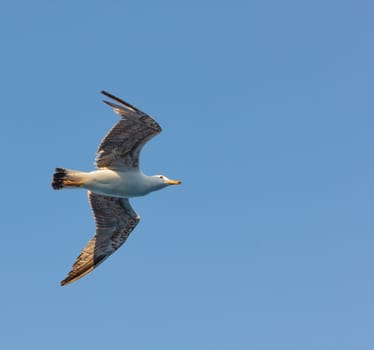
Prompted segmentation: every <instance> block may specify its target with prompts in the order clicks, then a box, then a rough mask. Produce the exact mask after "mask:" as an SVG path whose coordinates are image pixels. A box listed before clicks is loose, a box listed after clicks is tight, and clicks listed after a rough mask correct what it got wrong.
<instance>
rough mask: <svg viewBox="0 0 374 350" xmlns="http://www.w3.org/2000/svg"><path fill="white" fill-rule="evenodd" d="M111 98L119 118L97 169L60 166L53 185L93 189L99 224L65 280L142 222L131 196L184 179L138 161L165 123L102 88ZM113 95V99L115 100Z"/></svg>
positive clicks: (77, 274)
mask: <svg viewBox="0 0 374 350" xmlns="http://www.w3.org/2000/svg"><path fill="white" fill-rule="evenodd" d="M101 93H102V94H103V95H105V96H106V97H107V98H109V99H110V100H111V101H107V100H103V102H105V103H106V104H107V105H109V106H110V107H111V108H112V109H113V110H114V112H115V113H117V114H118V115H119V116H120V120H119V121H118V122H117V123H116V124H114V126H113V127H112V128H111V129H110V130H109V132H108V133H107V134H106V135H105V136H104V138H103V140H102V141H101V143H100V145H99V147H98V150H97V153H96V159H95V163H96V167H97V169H96V170H93V171H90V172H84V171H79V170H71V169H65V168H56V169H55V172H54V174H53V180H52V184H51V185H52V188H53V189H54V190H61V189H68V188H70V189H74V188H81V189H85V190H87V191H88V200H89V203H90V206H91V209H92V213H93V217H94V220H95V224H96V232H95V234H94V236H93V238H92V239H91V240H89V241H88V243H87V244H86V246H85V247H84V248H83V249H82V250H81V252H80V254H79V256H78V257H77V259H76V261H75V263H74V264H73V266H72V268H71V270H70V272H69V273H68V275H67V277H66V278H65V279H64V280H62V281H61V286H64V285H67V284H70V283H73V282H75V281H77V280H79V279H80V278H82V277H83V276H85V275H87V274H88V273H90V272H92V271H93V270H94V269H95V268H96V267H97V266H98V265H100V264H101V263H102V262H103V261H104V260H105V259H107V258H108V257H109V256H110V255H111V254H112V253H114V252H115V251H116V250H117V249H118V248H119V247H120V246H121V245H122V244H123V243H125V241H126V240H127V238H128V236H129V235H130V233H131V232H132V231H133V230H134V228H135V227H136V225H137V224H138V223H139V220H140V216H139V214H138V213H137V212H136V211H135V210H134V209H133V208H132V206H131V204H130V202H129V198H132V197H140V196H145V195H147V194H148V193H150V192H153V191H157V190H161V189H163V188H165V187H167V186H170V185H179V184H181V181H180V180H171V179H169V178H168V177H166V176H165V175H152V176H147V175H145V174H144V173H143V172H142V171H141V169H140V165H139V155H140V152H141V150H142V148H143V146H144V145H145V144H146V143H147V142H148V141H149V140H150V139H152V138H153V137H154V136H156V135H158V134H159V133H160V132H161V127H160V125H159V124H158V123H157V122H156V121H155V120H154V119H153V118H152V117H151V116H150V115H148V114H146V113H144V112H142V111H141V110H139V109H138V108H136V107H135V106H133V105H131V104H129V103H128V102H125V101H124V100H122V99H120V98H118V97H116V96H114V95H112V94H111V93H109V92H107V91H104V90H103V91H101ZM113 101H114V102H113Z"/></svg>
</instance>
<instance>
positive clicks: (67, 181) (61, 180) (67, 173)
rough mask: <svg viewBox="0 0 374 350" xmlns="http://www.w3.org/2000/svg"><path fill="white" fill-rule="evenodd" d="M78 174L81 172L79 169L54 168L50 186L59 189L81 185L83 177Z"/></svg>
mask: <svg viewBox="0 0 374 350" xmlns="http://www.w3.org/2000/svg"><path fill="white" fill-rule="evenodd" d="M80 174H82V172H80V171H75V170H68V169H64V168H56V169H55V173H54V174H53V181H52V188H53V189H54V190H61V189H63V188H65V187H81V186H82V185H83V177H82V176H80Z"/></svg>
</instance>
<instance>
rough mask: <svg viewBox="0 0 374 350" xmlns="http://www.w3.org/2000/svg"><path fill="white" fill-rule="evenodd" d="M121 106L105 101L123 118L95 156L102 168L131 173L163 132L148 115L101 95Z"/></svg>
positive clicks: (111, 96) (106, 94)
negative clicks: (152, 142)
mask: <svg viewBox="0 0 374 350" xmlns="http://www.w3.org/2000/svg"><path fill="white" fill-rule="evenodd" d="M102 93H103V94H104V95H105V96H108V97H110V98H112V99H113V100H114V101H116V102H118V103H120V105H118V104H115V103H113V102H109V101H104V102H105V103H106V104H108V105H109V106H111V107H112V108H113V110H114V111H115V112H116V113H117V114H119V115H120V116H121V120H120V121H119V122H118V123H117V124H115V125H114V126H113V128H112V129H111V130H110V131H109V132H108V133H107V135H106V136H105V137H104V139H103V140H102V142H101V144H100V146H99V148H98V150H97V156H96V165H97V166H98V167H99V168H111V169H131V168H138V167H139V154H140V151H141V149H142V148H143V146H144V145H145V143H146V142H147V141H149V140H150V139H151V138H152V137H154V136H156V135H157V134H159V133H160V132H161V127H160V126H159V125H158V123H157V122H156V121H155V120H154V119H152V118H151V117H150V116H149V115H147V114H145V113H143V112H142V111H140V110H139V109H137V108H136V107H134V106H132V105H130V104H129V103H127V102H125V101H123V100H121V99H120V98H118V97H115V96H113V95H112V94H110V93H108V92H106V91H102Z"/></svg>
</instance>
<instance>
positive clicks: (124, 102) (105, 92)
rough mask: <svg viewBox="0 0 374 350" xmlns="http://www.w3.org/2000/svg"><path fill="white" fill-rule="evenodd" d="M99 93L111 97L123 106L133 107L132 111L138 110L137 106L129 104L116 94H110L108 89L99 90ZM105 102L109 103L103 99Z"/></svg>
mask: <svg viewBox="0 0 374 350" xmlns="http://www.w3.org/2000/svg"><path fill="white" fill-rule="evenodd" d="M101 93H102V94H103V95H105V96H107V97H109V98H111V99H112V100H114V101H116V102H118V103H120V104H122V105H124V106H125V107H128V108H131V109H133V110H134V111H137V112H140V111H139V109H138V108H136V107H135V106H133V105H131V104H130V103H128V102H126V101H124V100H122V99H120V98H119V97H117V96H114V95H112V94H111V93H110V92H108V91H105V90H101ZM104 102H105V103H107V104H109V103H108V102H107V101H105V100H104Z"/></svg>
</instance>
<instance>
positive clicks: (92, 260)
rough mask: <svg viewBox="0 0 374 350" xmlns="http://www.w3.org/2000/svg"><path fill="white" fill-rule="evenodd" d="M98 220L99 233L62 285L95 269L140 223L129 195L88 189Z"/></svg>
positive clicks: (88, 244) (97, 229)
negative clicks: (115, 194) (110, 193)
mask: <svg viewBox="0 0 374 350" xmlns="http://www.w3.org/2000/svg"><path fill="white" fill-rule="evenodd" d="M88 198H89V201H90V204H91V208H92V211H93V215H94V218H95V222H96V234H95V236H94V237H93V238H92V239H91V240H90V241H89V242H88V243H87V245H86V246H85V247H84V248H83V250H82V251H81V253H80V254H79V256H78V258H77V260H76V261H75V263H74V265H73V267H72V270H71V271H70V272H69V274H68V276H67V277H66V278H65V279H64V280H63V281H61V285H62V286H63V285H65V284H69V283H72V282H75V281H77V280H79V279H80V278H82V277H83V276H85V275H87V274H88V273H90V272H91V271H93V270H94V269H95V268H96V267H97V266H98V265H99V264H101V263H102V262H103V261H104V260H105V259H106V258H107V257H109V256H110V255H111V254H112V253H113V252H114V251H116V250H117V249H118V248H119V247H120V246H121V245H122V244H123V243H124V242H125V241H126V239H127V237H128V236H129V234H130V233H131V231H132V230H133V229H134V228H135V226H136V225H137V224H138V222H139V220H140V217H139V215H138V214H137V213H136V212H135V211H134V210H133V209H132V207H131V206H130V203H129V201H128V199H126V198H116V197H108V196H102V195H99V194H96V193H92V192H88Z"/></svg>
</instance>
